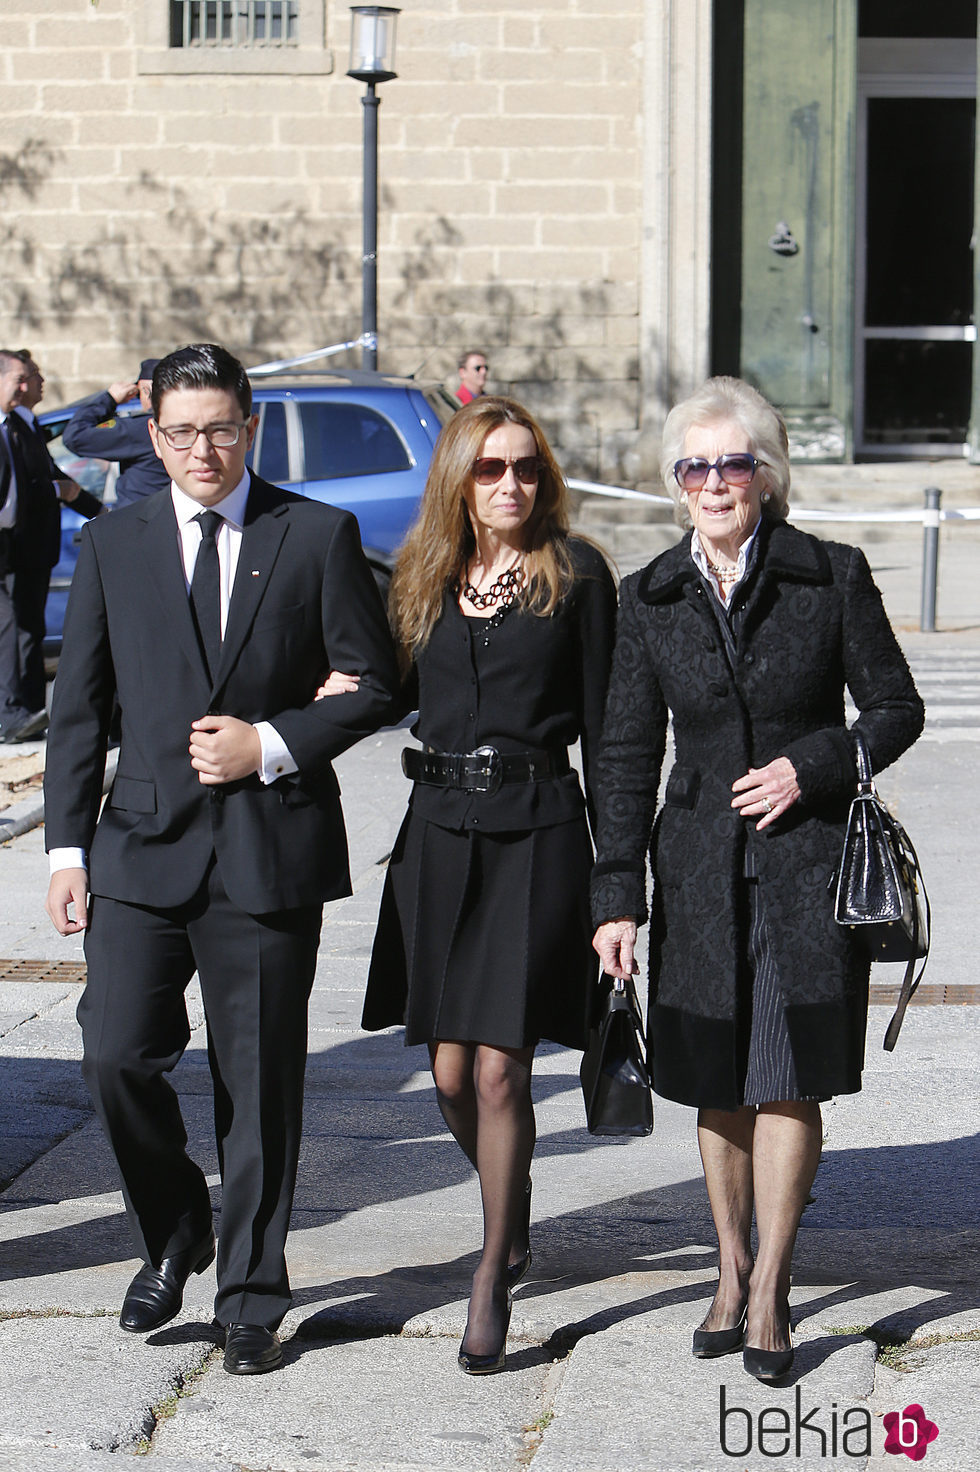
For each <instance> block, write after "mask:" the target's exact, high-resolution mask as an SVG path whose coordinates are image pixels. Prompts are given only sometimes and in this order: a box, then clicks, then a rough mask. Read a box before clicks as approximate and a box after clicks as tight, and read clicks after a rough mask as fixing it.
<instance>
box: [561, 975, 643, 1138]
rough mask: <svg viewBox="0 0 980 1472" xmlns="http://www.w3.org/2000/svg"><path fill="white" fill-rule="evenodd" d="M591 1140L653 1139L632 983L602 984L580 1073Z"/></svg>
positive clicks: (606, 980) (610, 980)
mask: <svg viewBox="0 0 980 1472" xmlns="http://www.w3.org/2000/svg"><path fill="white" fill-rule="evenodd" d="M579 1077H580V1079H581V1081H582V1093H583V1096H584V1098H585V1119H586V1124H587V1125H588V1129H589V1134H590V1135H649V1134H650V1133H651V1132H652V1130H653V1093H652V1091H651V1088H650V1075H649V1072H648V1071H647V1060H646V1053H645V1050H644V1047H643V1018H642V1016H641V1013H640V1004H639V1002H638V1001H637V997H636V988H635V986H634V985H633V982H632V980H629V981H626V980H623V979H620V978H618V977H617V978H616V979H613V978H612V977H609V976H604V977H603V978H602V983H601V985H600V987H599V991H598V994H597V1006H596V1014H595V1018H594V1020H593V1023H592V1027H591V1030H590V1032H589V1045H588V1047H587V1048H586V1050H585V1055H584V1057H583V1058H582V1065H581V1067H580V1069H579Z"/></svg>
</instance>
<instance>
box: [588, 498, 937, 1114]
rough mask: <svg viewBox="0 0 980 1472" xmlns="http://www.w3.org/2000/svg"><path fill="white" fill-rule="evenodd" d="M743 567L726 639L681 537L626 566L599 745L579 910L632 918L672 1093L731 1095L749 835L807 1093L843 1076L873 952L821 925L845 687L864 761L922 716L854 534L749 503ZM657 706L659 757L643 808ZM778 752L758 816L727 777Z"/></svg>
mask: <svg viewBox="0 0 980 1472" xmlns="http://www.w3.org/2000/svg"><path fill="white" fill-rule="evenodd" d="M759 537H760V543H759V557H758V563H757V567H756V570H755V572H754V574H753V575H751V577H750V578H747V579H746V582H745V584H744V585H743V586H742V587H740V588H738V589H736V592H735V594H734V596H735V598H736V599H739V600H741V602H742V604H743V608H744V612H743V613H742V614H741V622H740V625H739V629H738V635H737V639H736V649H735V654H734V655H733V656H732V657H731V658H730V657H729V655H728V653H727V652H726V646H725V641H724V639H723V635H722V631H721V628H720V627H719V624H718V620H717V618H716V616H715V613H714V610H713V608H712V606H711V603H710V600H711V598H712V597H713V596H714V595H713V593H711V592H710V591H709V589H708V588H707V587H706V586H705V583H704V580H703V579H702V577H701V575H700V573H699V572H698V570H697V568H696V567H695V565H694V562H693V561H692V559H691V550H690V549H691V538H690V535H688V536H686V537H685V538H684V539H683V541H682V542H681V543H679V544H678V546H676V547H673V548H671V550H670V551H668V552H665V553H663V555H662V556H660V557H659V558H657V559H656V561H655V562H652V563H651V564H650V565H649V566H648V567H646V568H644V569H643V571H641V572H639V573H635V574H634V575H633V576H631V577H628V578H625V579H624V580H623V583H622V586H621V589H620V614H619V627H618V631H617V636H616V651H615V655H614V659H613V668H612V674H611V676H610V680H609V695H608V700H607V704H606V715H605V723H604V727H603V735H602V746H601V749H600V753H599V760H598V806H599V834H598V841H597V850H598V852H597V863H596V866H595V871H594V876H593V882H592V907H593V918H594V920H595V922H596V924H597V925H598V924H601V923H602V922H603V921H606V920H613V919H616V918H618V917H619V916H622V915H632V916H635V917H636V918H637V919H638V920H639V921H641V922H642V921H643V920H645V919H646V915H647V902H646V878H645V871H646V859H647V855H648V853H649V859H650V865H651V869H652V872H653V876H654V890H653V906H652V917H651V935H650V977H651V1008H650V1014H649V1022H650V1034H651V1039H652V1041H653V1060H654V1077H655V1085H654V1086H655V1087H656V1088H657V1091H658V1092H659V1093H662V1094H664V1095H665V1096H666V1097H668V1098H672V1099H677V1100H679V1101H681V1102H682V1103H689V1104H707V1105H710V1106H712V1107H716V1108H721V1109H730V1108H734V1107H735V1104H736V1103H737V1102H738V1097H737V1088H736V1082H735V1057H736V1051H737V1033H738V1027H739V1023H740V1018H739V1016H738V1007H739V994H740V989H739V971H740V968H741V967H742V966H743V965H744V958H745V956H746V954H747V933H746V925H747V910H746V906H745V903H744V891H743V888H742V886H741V885H740V883H739V876H741V875H743V874H744V873H745V867H746V865H745V848H746V843H747V842H749V843H750V844H751V849H752V865H753V870H754V872H755V873H756V874H757V875H758V876H759V882H760V885H761V886H762V887H763V888H764V893H765V909H766V917H767V922H768V927H769V937H770V945H771V949H772V953H773V955H774V957H775V960H776V964H777V966H778V970H779V983H780V987H781V990H782V994H783V1000H784V1002H785V1010H786V1020H787V1025H788V1028H789V1033H790V1039H791V1043H792V1047H793V1057H794V1062H795V1065H796V1071H797V1077H798V1080H799V1083H800V1086H801V1089H802V1090H803V1092H804V1093H808V1094H812V1095H827V1094H831V1093H844V1092H851V1091H853V1090H854V1089H857V1088H859V1087H860V1073H861V1063H862V1059H863V1044H864V1019H865V1015H866V1012H867V984H868V973H869V969H870V963H869V960H868V955H867V952H866V950H865V949H864V948H863V946H862V945H861V944H860V942H859V941H857V940H856V939H855V938H854V936H853V935H852V933H851V932H850V931H849V930H847V929H845V928H843V927H842V926H839V925H837V924H835V922H834V918H833V903H832V895H831V892H830V881H831V876H832V874H833V873H834V870H835V868H836V866H837V865H838V863H839V862H840V854H841V848H842V845H843V840H844V827H845V823H846V819H847V813H848V807H849V804H850V800H851V798H852V797H853V796H854V793H855V790H856V785H857V774H856V770H855V762H854V747H853V743H852V741H851V738H850V737H849V735H848V731H847V727H846V724H845V718H844V691H845V687H846V688H847V689H848V690H849V691H850V693H851V696H852V698H853V700H854V703H855V705H856V706H857V707H858V710H859V711H860V715H859V717H858V720H857V726H858V727H859V729H860V730H861V731H862V732H863V733H864V735H865V736H866V738H867V741H868V746H869V748H870V751H871V754H872V759H873V762H874V770H875V771H876V772H879V771H881V769H882V768H883V767H886V766H888V765H889V763H891V762H893V761H895V760H896V759H897V758H898V757H899V756H900V755H901V754H902V752H903V751H905V750H906V748H907V747H909V746H911V744H912V742H913V741H914V740H915V738H916V737H917V736H918V734H919V732H920V731H921V730H922V724H923V706H922V701H921V700H920V698H919V696H918V693H917V691H916V688H915V685H914V683H913V680H912V676H911V674H910V673H909V668H908V665H907V664H906V662H905V658H904V656H903V654H902V651H901V649H900V648H899V646H898V643H897V641H896V639H895V635H894V634H893V632H892V630H891V626H890V624H889V622H888V618H887V616H886V614H885V610H884V607H883V605H882V601H881V595H880V594H879V592H878V589H877V588H876V587H875V584H874V582H873V580H872V577H871V571H870V569H869V567H868V564H867V561H866V559H865V557H864V554H863V553H862V552H861V551H860V550H859V549H858V548H857V547H849V546H845V545H843V544H840V543H835V542H821V541H818V540H817V538H816V537H811V536H808V535H806V533H804V532H801V531H797V530H796V528H794V527H791V526H787V525H786V524H785V523H784V522H777V523H773V522H771V521H767V520H765V519H764V520H763V523H762V526H761V527H760V529H759ZM668 713H669V714H670V715H672V717H673V730H674V747H675V764H674V766H673V768H672V770H671V773H670V776H669V777H668V779H667V784H666V789H665V792H664V798H663V806H662V807H661V809H660V812H659V814H657V817H656V822H654V813H655V811H656V807H657V794H658V788H659V783H660V770H661V764H662V762H663V759H664V755H665V750H666V737H667V720H668ZM777 756H787V757H789V759H790V761H791V762H792V763H793V765H794V767H795V769H796V774H797V781H798V783H799V787H800V791H801V797H800V799H799V801H798V802H797V803H795V804H794V806H793V807H791V808H790V809H789V810H788V811H787V812H786V813H785V814H784V815H783V816H782V817H781V818H780V819H779V820H778V821H777V822H775V823H773V824H772V825H771V826H770V827H768V828H765V829H763V831H762V832H761V833H757V832H756V831H755V827H754V822H749V821H747V820H746V819H745V818H743V817H741V816H740V815H739V814H738V813H737V812H736V811H735V810H734V809H733V808H732V806H731V802H732V791H731V787H732V783H733V782H734V781H735V780H736V779H737V778H739V777H742V776H744V775H745V773H746V772H747V771H748V769H749V767H750V766H753V767H762V766H765V765H766V764H767V763H768V762H771V761H772V760H773V759H774V758H775V757H777Z"/></svg>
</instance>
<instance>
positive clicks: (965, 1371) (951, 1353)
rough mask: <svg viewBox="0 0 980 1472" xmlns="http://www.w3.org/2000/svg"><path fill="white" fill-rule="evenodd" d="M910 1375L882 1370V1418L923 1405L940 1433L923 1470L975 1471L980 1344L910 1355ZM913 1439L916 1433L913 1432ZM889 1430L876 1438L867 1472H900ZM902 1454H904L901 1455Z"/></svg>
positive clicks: (878, 1404) (876, 1404)
mask: <svg viewBox="0 0 980 1472" xmlns="http://www.w3.org/2000/svg"><path fill="white" fill-rule="evenodd" d="M907 1363H908V1365H909V1368H908V1370H907V1371H905V1372H904V1373H895V1372H894V1371H892V1372H888V1371H884V1372H883V1371H881V1370H879V1374H878V1384H877V1386H876V1390H875V1395H874V1397H873V1399H872V1402H871V1404H872V1406H873V1408H874V1409H875V1411H876V1414H877V1415H879V1416H882V1417H883V1416H884V1415H885V1414H886V1413H887V1412H888V1411H904V1410H905V1409H906V1407H908V1406H914V1405H919V1406H921V1407H922V1409H923V1411H924V1412H925V1415H926V1417H927V1418H928V1419H929V1420H930V1421H932V1422H933V1424H934V1425H935V1426H936V1427H937V1428H938V1430H939V1435H938V1436H937V1437H936V1439H935V1441H933V1442H930V1443H929V1445H928V1448H927V1450H926V1454H925V1457H924V1458H923V1459H922V1465H923V1466H925V1467H927V1468H928V1469H929V1472H969V1469H971V1468H974V1467H976V1465H977V1461H978V1457H977V1405H978V1404H980V1360H978V1357H977V1346H976V1344H969V1343H968V1344H939V1345H936V1346H935V1347H934V1348H931V1349H925V1350H920V1351H917V1352H913V1353H911V1354H910V1355H909V1357H908V1360H907ZM908 1434H910V1433H908ZM884 1437H885V1432H884V1428H883V1427H882V1430H881V1431H880V1432H879V1434H878V1436H877V1437H876V1439H875V1455H874V1456H873V1457H872V1458H871V1459H870V1461H869V1462H868V1465H867V1472H885V1469H886V1468H887V1469H888V1472H894V1469H895V1460H896V1458H895V1454H894V1453H888V1452H885V1450H884ZM899 1455H900V1454H899Z"/></svg>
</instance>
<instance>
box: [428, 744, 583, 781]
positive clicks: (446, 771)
mask: <svg viewBox="0 0 980 1472" xmlns="http://www.w3.org/2000/svg"><path fill="white" fill-rule="evenodd" d="M568 770H569V766H568V752H567V751H566V750H565V748H564V747H562V748H561V749H560V750H559V751H555V752H547V751H546V752H543V753H542V754H541V755H536V754H535V753H534V752H531V751H521V752H516V753H507V754H504V753H502V752H499V751H498V750H497V748H496V747H495V746H480V747H478V748H477V750H476V751H416V750H415V748H414V747H411V746H406V747H405V750H404V751H403V752H402V771H403V772H404V773H405V776H406V777H410V778H411V779H412V781H413V782H424V783H425V784H426V786H428V787H455V788H457V789H458V790H459V791H460V792H489V793H494V792H496V791H497V790H498V789H499V788H500V787H502V786H503V785H504V784H505V783H508V784H509V783H513V782H543V781H544V780H545V779H546V778H547V777H563V776H564V775H565V773H566V772H567V771H568Z"/></svg>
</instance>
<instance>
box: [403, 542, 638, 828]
mask: <svg viewBox="0 0 980 1472" xmlns="http://www.w3.org/2000/svg"><path fill="white" fill-rule="evenodd" d="M569 546H570V550H571V552H572V559H573V563H574V566H575V582H574V585H573V587H572V590H571V592H570V593H569V594H568V596H567V597H566V598H564V599H563V600H562V601H561V603H559V605H558V607H557V608H556V609H555V611H554V613H553V614H551V615H550V617H548V618H541V617H539V616H537V615H535V614H533V613H529V612H525V611H520V610H518V609H511V611H510V612H509V613H507V614H505V616H504V618H503V620H502V622H501V623H499V624H497V625H495V626H494V627H493V628H491V629H489V630H488V628H487V620H486V619H483V618H468V617H466V615H465V614H463V613H462V612H461V610H460V607H459V604H458V602H457V599H456V595H455V594H454V593H453V592H452V591H451V590H450V591H447V593H446V597H445V602H444V605H443V612H442V615H441V617H440V619H439V621H438V623H437V624H436V626H435V628H434V629H433V631H432V634H431V636H430V638H429V641H428V643H427V644H426V646H425V648H424V649H423V650H422V652H421V653H420V655H419V657H418V660H417V663H416V670H417V676H418V692H419V693H418V707H419V716H418V720H417V721H416V722H415V725H414V726H413V727H412V734H413V735H414V736H417V737H418V739H419V741H421V742H422V743H423V745H424V746H428V747H432V748H433V749H434V750H436V751H452V752H470V751H475V750H476V749H477V747H480V746H495V747H497V749H498V750H499V751H500V752H502V753H508V752H509V753H515V752H533V753H535V754H537V755H540V754H542V753H544V752H551V753H555V752H557V751H560V750H563V749H564V748H566V747H568V746H570V745H571V744H572V743H573V742H574V741H576V740H578V741H580V742H581V745H582V762H583V769H584V773H585V785H586V793H587V794H588V799H589V801H588V806H589V812H590V815H591V812H592V793H591V788H592V767H593V758H594V753H595V751H596V749H597V748H598V744H599V736H600V733H601V730H602V715H603V708H604V706H605V699H606V684H607V682H608V679H609V667H610V663H611V660H612V647H613V641H614V638H615V627H616V589H615V584H614V583H613V579H612V575H611V573H610V571H609V569H608V567H607V566H606V563H605V560H604V559H603V557H602V555H601V554H600V553H599V552H598V551H597V550H596V549H595V548H594V547H592V546H591V545H590V544H589V543H587V542H583V541H580V540H579V539H578V538H572V539H570V542H569ZM411 806H412V810H413V812H414V813H416V814H417V815H418V816H419V817H421V818H425V819H426V820H427V821H429V822H433V823H438V824H439V825H440V826H441V827H444V828H452V829H463V828H476V829H481V830H483V831H484V832H489V833H493V832H497V833H502V832H513V831H515V830H518V829H524V828H543V827H547V826H548V825H550V824H553V823H565V822H568V821H569V820H570V819H573V818H576V817H578V816H579V814H580V813H581V812H582V810H583V797H582V789H581V787H580V786H579V781H578V777H577V775H576V773H575V772H569V773H567V774H566V775H565V776H563V777H553V778H548V779H546V780H544V781H541V782H527V783H513V784H507V785H505V786H503V787H501V788H500V789H499V790H498V791H497V792H496V793H494V794H489V793H483V792H459V791H457V790H455V789H453V788H447V787H430V786H427V785H424V784H422V783H416V784H415V786H414V788H413V791H412V798H411Z"/></svg>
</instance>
